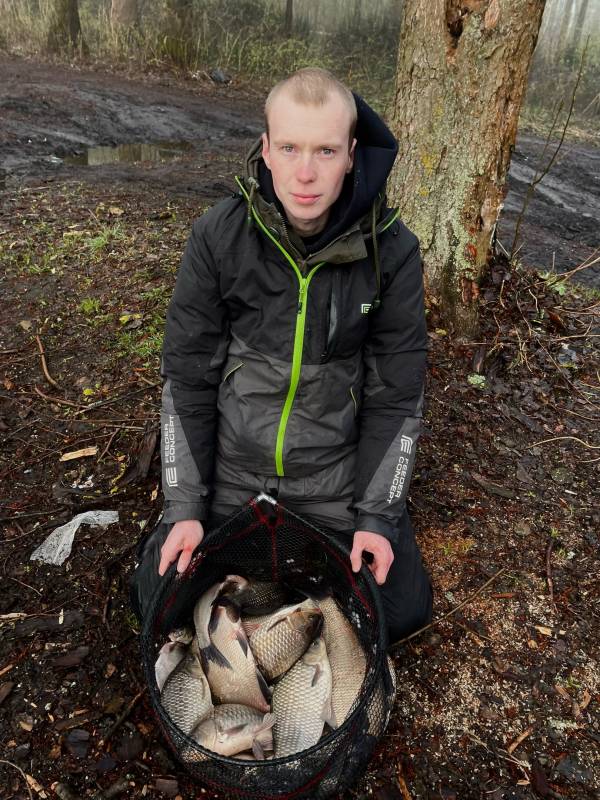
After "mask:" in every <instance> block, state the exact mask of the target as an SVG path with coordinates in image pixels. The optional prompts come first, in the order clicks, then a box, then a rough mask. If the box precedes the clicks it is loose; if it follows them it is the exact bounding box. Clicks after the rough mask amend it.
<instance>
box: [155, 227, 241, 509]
mask: <svg viewBox="0 0 600 800" xmlns="http://www.w3.org/2000/svg"><path fill="white" fill-rule="evenodd" d="M210 217H211V215H210V212H208V213H207V214H206V215H205V216H204V217H201V218H200V219H198V220H196V221H195V222H194V224H193V226H192V232H191V234H190V236H189V239H188V242H187V245H186V248H185V252H184V255H183V258H182V260H181V264H180V267H179V271H178V274H177V281H176V284H175V290H174V293H173V297H172V298H171V302H170V304H169V307H168V309H167V317H166V327H165V337H164V342H163V350H162V360H161V375H162V377H163V378H164V384H163V393H162V409H161V454H162V488H163V493H164V497H165V510H164V517H163V519H164V521H165V522H177V521H178V520H182V519H198V520H201V521H205V520H206V517H207V514H208V505H209V502H210V495H211V481H212V475H213V469H214V457H215V440H216V426H217V393H218V388H219V382H220V379H221V369H222V366H223V362H224V360H225V356H226V353H227V348H228V343H229V321H228V317H227V311H226V307H225V303H224V301H223V299H222V297H221V293H220V291H219V276H218V270H217V268H216V265H215V260H214V253H213V252H212V249H211V247H210V245H209V243H208V242H207V230H208V227H209V224H210Z"/></svg>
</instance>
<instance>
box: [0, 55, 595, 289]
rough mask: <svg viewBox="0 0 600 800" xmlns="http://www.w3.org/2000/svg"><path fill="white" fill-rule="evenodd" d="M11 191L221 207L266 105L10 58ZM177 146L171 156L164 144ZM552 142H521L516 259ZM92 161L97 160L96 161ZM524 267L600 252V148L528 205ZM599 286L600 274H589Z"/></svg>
mask: <svg viewBox="0 0 600 800" xmlns="http://www.w3.org/2000/svg"><path fill="white" fill-rule="evenodd" d="M0 78H1V81H0V185H2V180H3V178H4V183H5V185H6V188H13V187H15V188H16V187H19V186H30V185H36V184H39V183H44V182H47V181H52V180H60V181H64V180H81V181H84V182H86V183H87V182H91V183H94V184H100V183H105V184H106V183H108V184H111V185H114V186H116V187H118V186H119V185H127V187H128V189H130V190H132V189H133V190H136V189H139V190H140V191H144V192H145V191H152V190H153V189H161V190H165V189H166V190H167V191H168V192H171V193H172V194H173V196H177V195H189V194H193V195H198V197H199V198H200V199H201V200H206V201H208V202H212V201H214V200H216V199H218V198H219V197H221V196H223V192H224V186H226V187H229V186H231V187H233V176H234V175H235V174H236V172H238V171H240V170H241V169H242V166H243V158H244V154H245V152H246V150H247V148H248V146H249V144H250V143H251V142H252V140H253V139H255V138H256V136H257V135H259V133H260V132H261V130H262V119H261V113H260V109H261V98H260V97H258V96H252V97H251V96H248V95H247V94H245V93H244V92H242V91H241V90H240V89H239V88H236V87H235V86H232V85H229V86H222V85H216V84H212V83H210V82H208V81H206V82H203V83H199V82H194V81H192V80H184V79H177V78H174V77H172V76H170V75H169V76H164V75H163V76H157V75H145V76H143V79H140V78H137V79H127V78H125V77H123V76H121V75H114V74H110V73H107V72H102V71H95V72H94V71H86V70H75V69H68V68H65V67H62V66H57V65H48V64H41V63H36V62H33V61H27V60H25V59H19V58H16V57H9V56H0ZM165 142H166V143H168V144H167V146H166V147H164V146H163V145H162V144H161V143H165ZM544 144H545V143H544V141H543V140H542V139H541V138H539V137H537V136H534V135H532V134H529V133H522V134H520V135H519V136H518V137H517V142H516V147H515V151H514V154H513V159H512V163H511V169H510V173H509V180H508V193H507V196H506V199H505V205H504V210H503V212H502V214H501V217H500V221H499V225H498V238H499V240H500V243H501V244H502V246H503V247H504V248H506V249H507V250H510V249H511V247H512V242H513V238H514V230H515V224H516V221H517V219H518V216H519V214H520V211H521V208H522V205H523V198H524V196H525V193H526V191H527V186H528V184H529V182H530V181H531V180H532V178H533V176H534V175H535V172H536V170H537V169H538V168H539V166H540V164H541V163H546V161H547V159H548V155H546V156H545V157H544V161H543V162H542V153H543V150H544ZM86 153H87V155H86ZM520 238H521V243H522V244H521V247H520V250H519V255H520V258H521V260H522V261H523V262H524V263H525V264H528V265H531V266H535V267H538V268H541V269H552V268H554V269H555V270H556V271H557V272H564V271H566V270H570V269H573V268H574V267H576V266H577V265H578V264H580V263H581V262H583V261H584V260H585V259H589V258H590V256H591V255H592V254H593V253H594V251H595V250H596V249H597V248H598V247H600V148H598V147H594V146H593V145H591V144H580V143H565V144H564V145H563V148H562V150H561V153H560V154H559V157H558V159H557V161H556V163H555V164H554V166H553V168H552V171H551V172H550V174H549V175H547V176H546V177H545V178H544V179H543V181H542V183H541V184H539V185H538V187H537V190H536V193H535V194H534V197H533V199H532V200H531V202H530V204H529V208H528V210H527V213H526V216H525V218H524V222H523V224H522V226H521V237H520ZM576 278H577V279H578V280H579V281H581V282H582V283H586V284H588V285H592V286H597V287H598V286H600V264H597V265H595V266H594V267H592V268H590V269H588V270H586V271H584V272H581V273H579V274H578V275H577V276H576Z"/></svg>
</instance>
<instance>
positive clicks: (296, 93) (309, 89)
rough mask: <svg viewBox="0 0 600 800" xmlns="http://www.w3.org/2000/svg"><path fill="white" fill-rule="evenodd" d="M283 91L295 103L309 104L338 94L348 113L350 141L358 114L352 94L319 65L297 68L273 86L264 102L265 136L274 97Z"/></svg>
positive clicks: (319, 104)
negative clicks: (287, 93)
mask: <svg viewBox="0 0 600 800" xmlns="http://www.w3.org/2000/svg"><path fill="white" fill-rule="evenodd" d="M283 91H287V92H289V93H290V95H291V97H292V99H293V100H295V101H296V102H297V103H300V104H302V105H310V106H323V105H325V103H326V102H327V101H328V99H329V97H330V95H331V94H332V93H335V94H337V95H339V97H341V98H342V100H343V101H344V103H345V105H346V106H347V108H348V111H349V113H350V142H352V138H353V137H354V131H355V130H356V120H357V116H358V113H357V110H356V101H355V99H354V95H353V94H352V92H351V91H350V89H348V87H347V86H345V85H344V84H343V83H342V82H341V81H339V80H338V79H337V78H336V77H335V76H334V75H332V74H331V72H329V71H328V70H326V69H321V68H320V67H304V68H303V69H299V70H298V71H297V72H294V73H292V75H289V76H288V77H287V78H284V79H283V80H282V81H279V83H276V84H275V86H273V88H272V89H271V91H270V92H269V94H268V96H267V99H266V102H265V129H266V131H267V136H268V135H269V112H270V110H271V107H272V105H273V102H274V101H275V98H276V97H277V96H278V95H279V94H281V92H283Z"/></svg>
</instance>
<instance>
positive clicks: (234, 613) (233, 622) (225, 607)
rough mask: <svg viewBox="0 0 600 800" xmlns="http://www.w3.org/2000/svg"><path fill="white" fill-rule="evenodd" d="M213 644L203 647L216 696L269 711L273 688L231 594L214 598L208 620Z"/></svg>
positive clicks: (210, 680)
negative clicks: (244, 627)
mask: <svg viewBox="0 0 600 800" xmlns="http://www.w3.org/2000/svg"><path fill="white" fill-rule="evenodd" d="M209 636H210V647H205V648H203V649H201V650H200V655H201V658H202V665H203V667H204V670H205V672H206V677H207V679H208V683H209V685H210V688H211V692H212V694H213V697H214V698H215V700H216V701H217V702H219V703H241V704H242V705H245V706H250V707H251V708H255V709H257V710H258V711H262V712H267V711H270V704H269V700H270V692H269V687H268V686H267V684H266V682H265V679H264V678H263V676H262V675H261V673H260V672H259V670H258V667H257V666H256V661H255V659H254V655H253V653H252V650H251V649H250V644H249V642H248V637H247V636H246V634H245V633H244V629H243V628H242V620H241V618H240V610H239V608H238V607H237V605H236V604H235V603H234V602H233V601H232V600H231V599H230V598H228V597H224V596H221V597H219V598H218V600H217V601H216V602H215V604H214V607H213V611H212V614H211V617H210V623H209Z"/></svg>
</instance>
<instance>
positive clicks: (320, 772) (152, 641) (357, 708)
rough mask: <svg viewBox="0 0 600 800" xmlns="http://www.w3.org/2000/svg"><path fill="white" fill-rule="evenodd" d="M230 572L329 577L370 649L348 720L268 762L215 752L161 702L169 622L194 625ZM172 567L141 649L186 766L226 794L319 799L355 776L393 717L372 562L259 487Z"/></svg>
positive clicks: (162, 718) (156, 703)
mask: <svg viewBox="0 0 600 800" xmlns="http://www.w3.org/2000/svg"><path fill="white" fill-rule="evenodd" d="M232 573H235V574H239V575H243V576H244V577H247V578H255V579H258V580H268V581H282V582H285V583H286V584H288V585H291V586H294V584H295V583H296V585H300V584H301V585H304V586H306V582H307V581H308V582H310V581H315V582H321V581H323V580H325V582H326V584H327V586H328V588H329V589H330V591H331V593H332V594H333V596H334V597H335V599H336V600H337V602H338V605H339V606H340V608H341V609H342V611H343V612H344V613H345V615H346V616H347V618H348V620H349V621H350V622H351V624H352V625H353V627H354V630H355V631H356V634H357V637H358V639H359V641H360V643H361V645H362V647H363V650H364V652H365V655H366V660H367V669H366V672H365V678H364V681H363V684H362V687H361V689H360V692H359V693H358V695H357V698H356V700H355V702H354V705H353V707H352V709H351V711H350V713H349V714H348V716H347V717H346V719H345V721H344V722H343V723H342V724H341V725H340V726H339V727H338V728H337V729H335V730H329V729H328V728H326V731H327V732H326V733H325V734H324V735H323V736H322V737H321V739H320V740H319V742H318V743H317V744H316V745H314V746H313V747H311V748H309V749H307V750H303V751H302V752H300V753H295V754H293V755H290V756H286V757H283V758H270V759H267V760H265V761H241V760H239V759H235V758H229V757H224V756H220V755H217V754H215V753H213V752H212V751H211V750H206V749H205V748H203V747H201V746H200V745H199V744H197V743H196V742H195V741H194V740H193V739H191V738H190V737H189V736H187V735H185V734H184V733H183V732H182V731H181V730H180V729H179V728H178V727H177V726H176V725H175V724H174V723H173V722H172V721H171V719H170V717H169V716H168V714H167V713H166V711H165V710H164V708H163V707H162V705H161V701H160V693H159V691H158V688H157V685H156V679H155V673H154V665H155V662H156V659H157V657H158V650H159V649H160V647H161V645H162V644H163V643H164V642H165V640H166V638H167V635H168V633H169V632H170V631H172V630H173V629H174V628H179V627H181V626H182V625H185V624H191V620H192V612H193V609H194V606H195V604H196V601H197V600H198V598H199V597H200V595H202V594H203V592H205V591H206V590H207V589H208V588H209V587H210V586H212V585H213V584H214V583H216V582H217V581H220V580H221V579H222V578H223V577H224V576H225V575H227V574H232ZM170 575H171V579H170V580H167V581H165V582H164V584H163V585H162V586H161V588H160V590H159V591H158V592H157V594H156V596H155V597H154V599H153V602H152V604H151V606H150V608H149V612H148V614H147V615H146V617H145V619H144V625H143V630H142V636H141V648H142V660H143V665H144V671H145V675H146V680H147V683H148V687H149V693H150V699H151V702H152V705H153V708H154V710H155V712H156V715H157V718H158V721H159V724H160V726H161V729H162V731H163V734H164V736H165V738H166V739H167V741H168V742H169V744H170V746H171V747H172V749H173V750H174V752H175V754H176V756H177V757H178V759H179V760H180V761H181V763H182V764H183V765H184V766H185V768H186V769H187V770H188V771H189V772H190V773H191V774H192V776H193V777H195V778H196V779H197V780H198V781H200V782H201V783H202V784H204V785H205V786H206V787H207V788H210V789H212V790H214V791H216V792H222V793H223V795H224V797H239V798H256V800H270V799H271V798H273V799H274V798H280V799H281V800H283V798H315V799H317V800H318V799H320V798H328V797H335V796H336V795H337V794H338V793H339V792H341V791H343V790H344V789H346V788H348V787H349V786H350V785H352V784H353V783H354V782H355V781H356V779H357V778H358V777H359V776H360V775H361V774H362V772H363V771H364V769H365V768H366V766H367V763H368V761H369V759H370V757H371V755H372V753H373V750H374V748H375V746H376V744H377V742H378V740H379V738H380V737H381V735H382V734H383V732H384V730H385V728H386V726H387V723H388V719H389V715H390V712H391V708H392V705H393V700H394V695H395V687H394V682H393V679H392V674H391V672H390V669H389V664H388V660H387V657H386V651H385V648H386V646H387V640H386V630H385V624H384V619H383V612H382V607H381V600H380V596H379V592H378V589H377V585H376V583H375V581H374V579H373V577H372V575H371V573H370V571H369V570H368V569H367V568H366V567H363V568H362V570H361V571H360V572H359V573H353V572H352V570H351V567H350V559H349V552H348V550H347V548H346V547H345V546H344V544H343V543H342V542H341V541H339V540H338V539H337V538H336V537H334V536H332V535H331V534H330V533H327V532H325V531H322V530H319V529H318V528H316V527H314V526H313V525H311V524H310V523H308V522H307V521H306V520H303V519H302V518H300V517H299V516H297V515H296V514H293V513H292V512H290V511H289V510H287V509H285V508H284V507H283V506H281V505H280V504H278V503H276V502H274V501H273V500H272V498H267V497H266V496H264V495H260V496H259V497H257V498H254V499H252V500H250V501H249V502H248V503H247V504H246V505H245V506H243V507H242V509H241V510H240V511H239V512H237V513H236V514H234V515H232V516H231V517H230V518H229V519H228V520H227V521H226V522H225V523H224V524H223V525H222V526H221V527H220V528H218V529H216V530H214V531H210V532H209V533H208V534H207V535H206V537H205V539H204V541H203V543H202V545H201V548H200V549H199V551H198V552H197V553H196V554H195V556H194V558H193V559H192V562H191V563H190V565H189V567H188V569H187V570H186V571H185V572H184V573H183V574H181V575H178V574H177V573H176V572H175V571H174V570H173V571H171V573H170Z"/></svg>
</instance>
